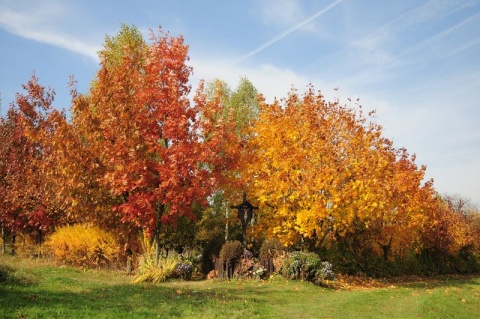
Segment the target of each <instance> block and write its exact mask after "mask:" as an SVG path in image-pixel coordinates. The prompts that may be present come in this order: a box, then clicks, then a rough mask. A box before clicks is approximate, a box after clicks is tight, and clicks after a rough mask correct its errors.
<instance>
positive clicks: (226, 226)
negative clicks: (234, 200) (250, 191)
mask: <svg viewBox="0 0 480 319" xmlns="http://www.w3.org/2000/svg"><path fill="white" fill-rule="evenodd" d="M225 220H226V221H225V242H227V241H228V205H227V207H226V208H225Z"/></svg>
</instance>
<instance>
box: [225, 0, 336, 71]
mask: <svg viewBox="0 0 480 319" xmlns="http://www.w3.org/2000/svg"><path fill="white" fill-rule="evenodd" d="M340 2H343V0H336V1H335V2H334V3H332V4H330V5H329V6H328V7H326V8H324V9H322V10H320V11H318V12H317V13H315V14H314V15H313V16H311V17H310V18H307V19H305V20H303V21H300V22H299V23H297V24H296V25H294V26H292V27H291V28H289V29H287V30H285V31H283V32H282V33H280V34H277V35H276V36H275V37H273V38H271V39H270V40H268V41H267V42H265V43H264V44H262V45H261V46H259V47H258V48H256V49H255V50H252V51H250V52H248V53H247V54H245V55H244V56H241V57H240V58H238V59H237V60H235V61H234V62H233V64H237V63H239V62H242V61H245V60H246V59H248V58H250V57H252V56H254V55H255V54H257V53H258V52H260V51H262V50H264V49H265V48H268V47H269V46H271V45H272V44H274V43H275V42H278V41H280V40H281V39H283V38H284V37H286V36H287V35H289V34H290V33H292V32H294V31H296V30H298V29H300V28H301V27H303V26H304V25H306V24H307V23H309V22H311V21H312V20H315V19H316V18H318V17H319V16H321V15H323V14H324V13H326V12H328V11H329V10H330V9H332V8H333V7H335V6H336V5H337V4H339V3H340Z"/></svg>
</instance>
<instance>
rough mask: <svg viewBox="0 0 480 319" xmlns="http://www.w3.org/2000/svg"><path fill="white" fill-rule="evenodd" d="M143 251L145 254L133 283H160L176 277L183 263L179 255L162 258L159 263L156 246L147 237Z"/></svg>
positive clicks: (143, 243) (143, 244)
mask: <svg viewBox="0 0 480 319" xmlns="http://www.w3.org/2000/svg"><path fill="white" fill-rule="evenodd" d="M142 249H143V254H142V255H141V256H140V258H139V264H138V268H137V275H136V276H135V278H134V279H133V283H141V282H151V283H159V282H164V281H166V280H167V279H170V278H174V277H176V275H177V270H178V267H179V265H180V263H181V259H180V256H179V255H177V254H175V253H173V254H169V255H168V256H167V257H165V258H160V259H159V260H158V261H157V260H156V256H155V255H156V254H155V245H153V244H151V243H150V240H149V239H148V238H147V237H146V236H144V238H143V242H142Z"/></svg>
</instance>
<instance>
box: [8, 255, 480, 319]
mask: <svg viewBox="0 0 480 319" xmlns="http://www.w3.org/2000/svg"><path fill="white" fill-rule="evenodd" d="M131 280H132V278H131V277H127V276H124V275H122V274H121V273H118V272H109V271H94V270H86V271H84V270H81V269H73V268H69V267H59V268H56V267H52V266H51V265H49V264H47V263H42V262H39V261H32V260H21V259H17V258H14V257H0V318H480V278H471V279H468V278H467V279H466V278H463V279H442V280H440V279H437V280H428V281H419V282H410V283H403V284H400V283H397V284H385V285H383V287H380V288H378V287H377V288H366V287H361V286H358V285H357V286H355V288H350V289H331V288H322V287H318V286H314V285H312V284H309V283H303V282H295V281H285V280H283V279H281V278H277V279H275V280H271V281H267V282H255V281H230V282H216V281H192V282H182V281H175V282H167V283H164V284H158V285H150V284H139V285H133V284H131Z"/></svg>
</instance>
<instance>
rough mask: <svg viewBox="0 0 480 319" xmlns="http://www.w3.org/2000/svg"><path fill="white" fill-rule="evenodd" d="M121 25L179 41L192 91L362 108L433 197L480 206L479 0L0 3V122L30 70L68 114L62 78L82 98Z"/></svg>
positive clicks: (53, 0) (50, 0)
mask: <svg viewBox="0 0 480 319" xmlns="http://www.w3.org/2000/svg"><path fill="white" fill-rule="evenodd" d="M121 23H125V24H134V25H136V26H137V27H138V28H139V29H140V30H141V31H142V33H144V34H145V37H148V29H149V28H152V29H156V28H157V27H158V26H162V27H163V28H164V29H165V30H168V31H170V33H171V34H172V35H174V36H176V35H179V34H182V35H183V36H184V38H185V42H186V43H187V44H188V45H189V46H190V57H191V61H190V64H191V65H192V66H193V68H194V75H193V76H192V78H191V80H192V85H193V88H194V89H195V87H196V84H197V83H198V81H199V79H205V80H207V81H208V80H211V79H213V78H220V79H223V80H225V81H226V82H227V83H229V84H230V85H231V86H232V87H233V88H234V87H235V86H236V84H237V83H238V80H239V79H240V77H241V76H246V77H247V78H248V79H249V80H250V81H252V83H253V84H254V85H255V86H256V87H257V89H258V90H259V91H260V92H261V93H263V94H264V95H265V97H266V99H267V101H272V100H273V98H274V97H277V98H281V97H284V96H286V95H287V93H288V91H289V90H290V88H291V86H292V85H294V86H295V87H296V88H298V89H299V90H302V89H303V88H304V87H305V85H307V84H308V83H313V84H314V86H315V88H316V89H319V90H322V92H323V93H324V95H325V96H326V97H327V99H330V100H331V99H333V98H339V99H340V101H341V102H342V103H345V104H348V103H351V102H349V101H348V98H351V100H352V101H355V100H356V99H357V98H360V103H361V104H362V106H363V107H364V109H366V110H367V111H368V110H373V109H375V110H377V122H378V123H380V124H381V125H383V126H384V133H385V135H386V136H387V137H389V138H390V139H392V140H393V141H394V143H395V146H396V147H406V148H407V149H408V150H409V152H410V153H415V154H416V155H417V163H418V164H425V165H427V177H429V178H434V180H435V186H436V188H437V190H438V191H439V192H441V193H444V192H448V193H458V194H461V195H463V196H465V197H468V198H470V199H472V200H473V201H474V202H477V203H480V125H479V120H480V0H458V1H456V0H430V1H418V0H402V1H398V0H384V1H377V0H311V1H310V0H298V1H293V0H204V1H198V0H157V1H153V0H151V1H144V0H137V1H120V0H103V1H98V0H0V43H1V45H0V70H1V73H0V74H1V75H0V93H1V99H2V104H1V112H2V114H5V111H6V109H7V107H8V105H9V103H10V102H12V101H13V99H14V95H15V93H16V92H19V91H21V84H22V83H26V82H27V81H28V79H29V78H30V76H31V73H32V71H33V70H35V73H36V75H37V76H38V77H39V78H40V82H41V83H42V84H43V85H45V86H51V87H52V88H54V89H55V91H56V93H57V97H56V100H55V105H56V106H57V107H59V108H66V109H68V107H69V97H68V88H67V84H68V80H69V75H74V76H75V78H76V79H77V81H78V84H79V89H80V91H83V92H84V91H86V89H87V88H88V85H89V83H90V81H91V79H92V78H93V76H94V74H95V73H96V71H97V69H98V59H97V55H96V52H97V51H98V50H99V49H100V48H101V46H102V44H103V41H104V38H105V35H114V34H116V32H117V31H118V30H119V27H120V24H121ZM334 88H339V89H338V90H334ZM352 103H353V102H352ZM352 106H353V105H352Z"/></svg>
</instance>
